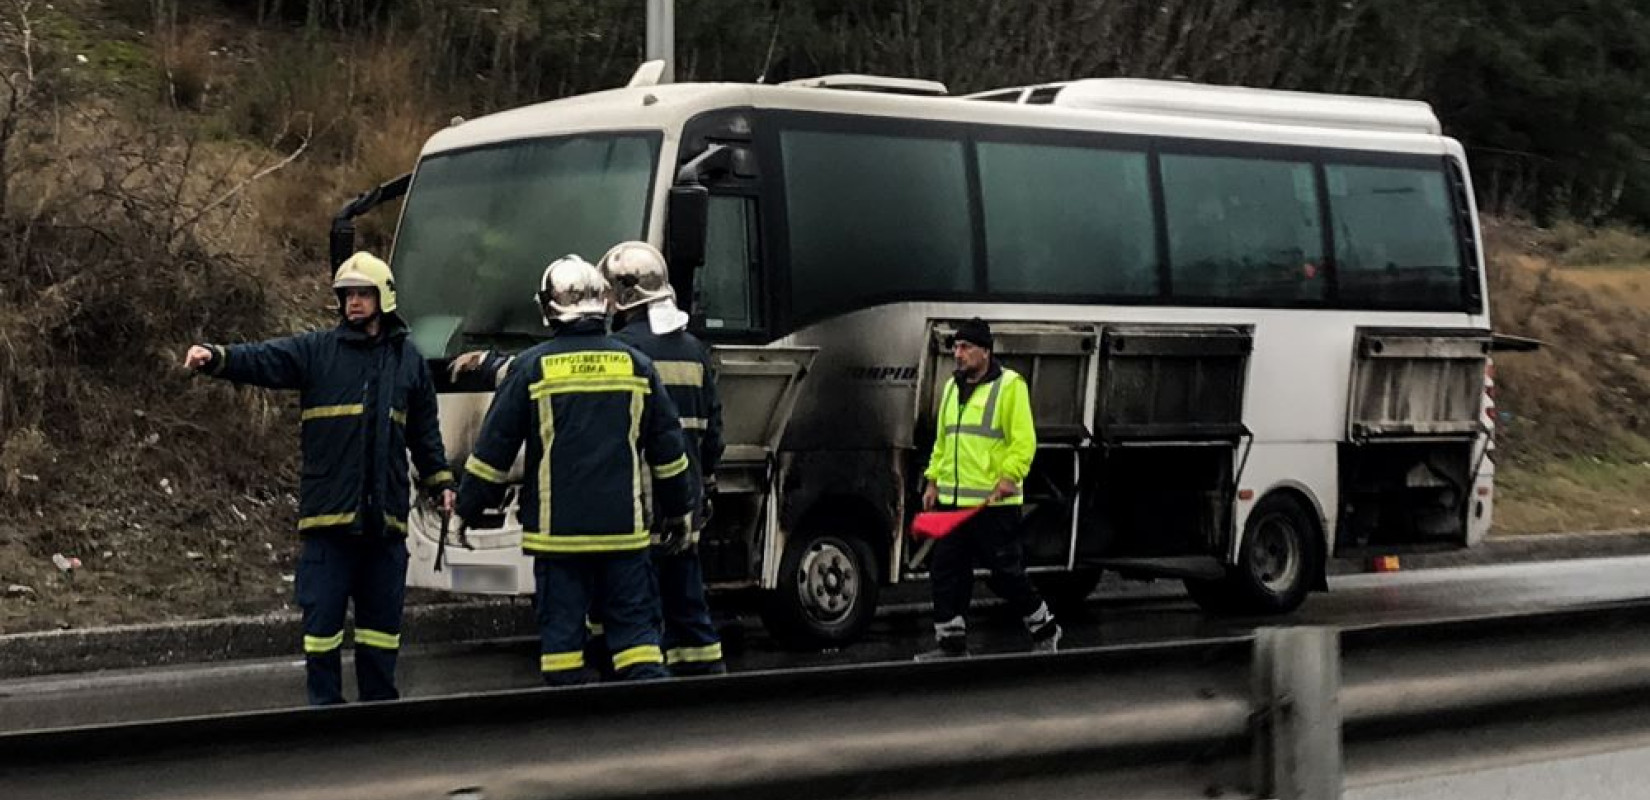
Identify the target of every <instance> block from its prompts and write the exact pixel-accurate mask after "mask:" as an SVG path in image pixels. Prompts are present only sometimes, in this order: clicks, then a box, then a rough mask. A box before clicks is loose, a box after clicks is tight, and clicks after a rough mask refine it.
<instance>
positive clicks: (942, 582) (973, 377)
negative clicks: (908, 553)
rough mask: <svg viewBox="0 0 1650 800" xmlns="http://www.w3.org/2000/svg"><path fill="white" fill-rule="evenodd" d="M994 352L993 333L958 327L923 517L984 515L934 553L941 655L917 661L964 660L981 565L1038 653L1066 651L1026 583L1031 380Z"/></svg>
mask: <svg viewBox="0 0 1650 800" xmlns="http://www.w3.org/2000/svg"><path fill="white" fill-rule="evenodd" d="M992 348H993V340H992V335H991V326H990V325H987V324H986V323H985V322H984V321H982V320H980V319H972V320H969V321H967V322H964V323H962V325H961V326H959V327H958V328H957V332H956V334H954V335H953V336H952V340H951V354H952V357H954V358H955V359H956V362H957V371H956V374H955V375H953V376H952V378H951V380H949V381H947V382H946V384H945V391H944V393H943V395H942V399H941V401H940V412H939V421H938V431H937V435H936V437H935V439H934V453H933V455H932V456H930V458H929V459H928V469H927V470H926V471H924V473H923V474H924V476H925V477H926V478H927V479H928V484H927V486H926V487H925V488H924V490H923V493H922V507H923V509H924V510H932V509H934V508H936V507H939V508H941V509H947V510H951V509H966V508H973V507H975V506H980V505H985V506H988V507H987V508H984V509H981V510H980V511H979V512H978V513H976V514H975V515H974V516H973V517H971V518H969V520H968V521H967V522H965V523H963V524H962V525H961V526H960V527H958V528H957V529H956V530H955V531H952V532H951V533H950V534H949V535H947V536H945V537H943V538H941V539H939V540H938V541H936V542H935V543H934V555H933V564H932V568H931V572H930V577H931V579H932V582H933V590H934V636H935V638H936V639H937V640H938V647H937V648H936V649H934V650H931V651H929V652H926V653H923V654H921V655H919V656H917V658H918V659H919V660H926V659H930V658H955V657H961V656H966V655H968V621H967V619H966V618H965V615H966V614H967V612H968V604H969V600H970V599H971V598H972V597H973V593H974V567H975V566H976V565H981V566H984V567H985V568H986V569H988V570H990V573H991V575H990V577H989V578H987V581H986V582H987V584H988V585H989V586H990V587H991V589H992V591H995V592H996V593H997V594H998V595H999V596H1001V597H1002V598H1003V599H1004V600H1006V601H1008V603H1009V605H1010V606H1011V607H1012V608H1013V609H1014V611H1015V613H1017V614H1018V615H1019V616H1020V618H1021V619H1022V620H1023V621H1024V622H1025V626H1026V631H1027V632H1028V633H1030V634H1031V642H1032V649H1033V650H1035V651H1038V652H1053V651H1054V650H1055V649H1056V648H1058V647H1059V643H1060V626H1059V624H1057V623H1056V622H1055V621H1054V615H1053V614H1052V613H1051V612H1050V611H1049V608H1048V604H1047V603H1045V602H1043V600H1042V598H1040V597H1038V596H1037V590H1036V589H1035V588H1033V587H1032V585H1031V580H1030V579H1029V578H1027V577H1026V569H1025V557H1024V553H1023V548H1022V547H1021V542H1020V510H1021V506H1022V504H1023V503H1024V497H1023V496H1022V495H1021V483H1022V482H1023V481H1025V477H1026V474H1027V473H1028V472H1030V471H1031V459H1032V457H1033V456H1034V455H1036V452H1037V431H1036V428H1035V427H1034V426H1033V423H1032V418H1031V392H1030V389H1029V387H1028V386H1027V385H1026V381H1025V378H1022V377H1020V375H1019V373H1017V372H1015V371H1014V370H1011V369H1005V368H1004V367H1003V366H1002V364H1000V363H998V361H997V359H996V358H995V357H994V356H993V355H992Z"/></svg>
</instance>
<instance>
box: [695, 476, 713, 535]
mask: <svg viewBox="0 0 1650 800" xmlns="http://www.w3.org/2000/svg"><path fill="white" fill-rule="evenodd" d="M715 492H716V484H714V483H707V484H705V493H704V494H702V495H700V500H699V527H700V528H703V527H705V526H706V525H709V524H710V518H711V517H712V516H715V514H716V503H714V502H712V501H711V495H713V494H715Z"/></svg>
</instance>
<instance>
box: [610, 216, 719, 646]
mask: <svg viewBox="0 0 1650 800" xmlns="http://www.w3.org/2000/svg"><path fill="white" fill-rule="evenodd" d="M598 266H599V267H600V268H601V271H602V276H603V277H605V278H606V279H607V281H608V283H609V284H611V285H612V287H613V307H614V309H615V312H616V314H615V319H614V323H615V327H616V328H617V329H618V330H617V333H616V334H615V335H616V336H617V337H618V339H619V340H620V341H622V342H624V343H625V344H628V345H630V346H632V347H634V348H636V349H637V350H640V351H642V353H643V354H644V355H646V356H648V357H649V358H651V359H653V366H654V367H655V368H657V369H658V370H659V378H660V380H662V381H663V382H664V385H665V390H666V391H668V392H670V399H671V400H672V401H674V402H675V403H676V411H677V412H678V413H679V414H680V415H681V420H682V431H683V433H684V435H685V436H686V438H687V443H688V447H687V451H688V474H689V475H690V476H691V477H692V480H693V481H694V483H695V485H698V486H702V487H703V488H704V494H703V497H704V500H703V506H702V507H701V510H700V514H699V517H698V519H696V520H694V527H693V533H692V534H691V535H690V536H688V537H687V538H686V539H680V540H677V541H678V542H679V546H676V547H672V548H665V547H656V548H654V550H653V567H654V571H655V573H656V574H657V575H658V578H659V600H660V604H661V606H662V611H663V614H664V646H665V663H666V665H668V666H669V668H670V671H671V673H672V674H674V675H679V676H681V675H715V674H721V673H725V672H727V666H726V665H725V664H724V663H723V661H722V643H721V640H720V638H719V637H718V636H717V634H716V627H715V625H714V624H712V622H711V618H710V605H709V604H708V603H706V602H705V577H704V571H703V569H702V568H701V567H700V564H699V553H698V549H697V547H696V545H697V544H698V538H699V530H700V529H702V528H703V527H704V525H705V523H706V522H707V521H708V520H709V518H710V512H711V499H710V498H711V495H712V494H713V493H714V492H715V480H716V464H717V462H718V461H720V460H721V458H722V449H723V444H722V401H721V400H720V399H719V398H718V397H717V395H716V372H715V370H714V368H713V367H712V365H711V361H710V349H709V348H707V347H706V346H705V345H704V344H703V343H702V342H700V341H699V340H698V339H697V338H695V337H694V336H693V334H691V333H688V332H687V330H686V328H687V323H688V315H687V314H685V313H683V312H682V311H681V310H680V309H678V308H677V307H676V293H675V291H674V290H673V289H672V288H671V286H670V275H669V272H668V270H667V269H666V265H665V258H664V255H663V254H661V253H660V252H659V251H658V249H657V248H655V247H654V246H653V245H650V244H648V243H646V242H623V243H621V244H618V245H616V246H614V247H613V249H611V250H609V251H607V255H605V256H603V257H602V260H601V262H600V264H598ZM661 517H662V515H658V514H656V515H655V519H659V518H661Z"/></svg>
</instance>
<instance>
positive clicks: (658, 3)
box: [647, 0, 676, 83]
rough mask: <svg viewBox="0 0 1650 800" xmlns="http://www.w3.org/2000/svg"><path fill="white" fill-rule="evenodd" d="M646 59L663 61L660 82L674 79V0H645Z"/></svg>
mask: <svg viewBox="0 0 1650 800" xmlns="http://www.w3.org/2000/svg"><path fill="white" fill-rule="evenodd" d="M647 60H649V61H664V62H665V71H664V74H663V75H661V76H660V77H659V82H660V83H673V82H675V80H676V0H647Z"/></svg>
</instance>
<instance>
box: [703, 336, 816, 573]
mask: <svg viewBox="0 0 1650 800" xmlns="http://www.w3.org/2000/svg"><path fill="white" fill-rule="evenodd" d="M817 353H818V348H813V347H741V346H727V345H718V346H716V347H714V348H712V351H711V355H712V360H713V362H714V364H715V365H716V388H717V392H718V393H719V395H720V397H721V399H722V438H723V441H724V442H725V443H726V446H727V449H726V450H725V451H724V452H723V454H722V461H721V463H720V464H719V465H718V466H717V468H716V483H717V494H716V499H715V511H714V514H713V515H712V517H711V520H710V523H709V524H708V525H707V526H706V527H705V530H704V531H703V533H702V534H701V538H700V542H699V558H700V561H701V563H702V564H703V565H704V570H705V579H706V581H707V582H709V583H711V584H714V585H718V586H726V587H736V586H754V585H757V584H758V583H759V582H762V581H765V580H766V581H767V583H765V584H764V585H770V584H771V578H772V577H773V574H776V573H777V570H778V565H779V557H780V552H781V550H782V549H783V544H784V543H783V542H782V541H781V540H780V538H781V537H779V535H778V530H779V521H778V515H779V502H778V470H777V469H776V458H775V456H776V454H777V453H778V450H779V444H780V441H781V440H782V439H783V438H784V436H785V427H786V426H787V425H788V424H789V423H790V419H791V412H792V410H793V409H794V408H795V407H796V398H797V394H798V393H799V392H800V390H801V387H802V383H803V381H804V380H805V379H806V377H807V373H808V368H809V367H810V366H811V365H812V364H813V360H814V356H815V355H816V354H817ZM770 573H773V574H770Z"/></svg>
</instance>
